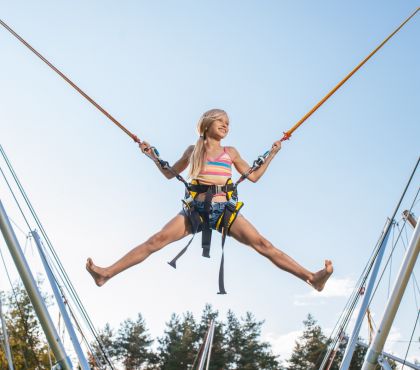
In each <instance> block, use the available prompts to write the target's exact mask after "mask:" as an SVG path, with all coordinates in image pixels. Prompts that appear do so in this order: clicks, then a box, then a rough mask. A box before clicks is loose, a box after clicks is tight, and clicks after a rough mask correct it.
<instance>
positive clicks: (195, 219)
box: [168, 203, 203, 269]
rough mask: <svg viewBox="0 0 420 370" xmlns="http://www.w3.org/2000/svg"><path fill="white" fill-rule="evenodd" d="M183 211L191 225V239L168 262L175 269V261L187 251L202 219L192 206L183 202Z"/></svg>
mask: <svg viewBox="0 0 420 370" xmlns="http://www.w3.org/2000/svg"><path fill="white" fill-rule="evenodd" d="M184 211H185V213H186V215H187V218H188V221H189V223H190V226H191V233H192V234H193V235H192V237H191V239H190V240H189V242H188V243H187V245H186V246H185V247H184V248H183V249H182V250H181V252H179V253H178V254H177V255H176V256H175V258H174V259H173V260H172V261H170V262H168V264H169V265H170V266H172V267H173V268H175V269H176V261H177V260H178V258H180V257H181V256H182V255H183V254H184V253H185V252H186V251H187V249H188V247H189V246H190V244H191V243H192V241H193V240H194V237H195V234H197V232H198V230H199V228H200V225H201V224H202V223H203V219H202V218H201V216H200V214H199V213H198V212H197V211H196V210H195V209H194V208H193V207H189V206H188V205H186V204H185V203H184Z"/></svg>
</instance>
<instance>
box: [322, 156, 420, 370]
mask: <svg viewBox="0 0 420 370" xmlns="http://www.w3.org/2000/svg"><path fill="white" fill-rule="evenodd" d="M419 163H420V157H418V159H417V162H416V164H415V166H414V169H413V171H412V172H411V175H410V177H409V179H408V181H407V184H406V186H405V188H404V190H403V192H402V194H401V197H400V199H399V201H398V202H397V205H396V207H395V209H394V212H393V214H392V217H391V218H390V222H389V225H388V227H387V229H386V230H384V235H386V233H387V232H388V229H389V228H390V227H391V226H392V224H393V223H394V222H395V216H396V214H397V212H398V210H399V208H400V206H401V203H402V201H403V199H404V197H405V194H406V193H407V190H408V188H409V186H410V184H411V181H412V179H413V177H414V174H415V173H416V171H417V168H418V166H419ZM419 191H420V188H419ZM418 194H419V192H417V194H416V197H415V200H416V199H417V196H418ZM415 200H414V201H413V203H412V205H411V208H410V211H411V209H412V208H413V205H414V202H415ZM394 248H395V247H394ZM379 251H380V246H378V248H376V251H375V252H374V255H373V258H372V259H371V261H370V262H369V263H368V268H367V270H366V274H365V275H364V276H363V278H362V279H361V280H362V281H361V284H360V286H359V289H361V288H362V287H364V286H365V284H366V281H367V279H368V276H369V273H370V271H371V270H372V268H373V265H374V262H375V260H376V257H377V256H378V254H379ZM382 276H383V272H382V275H381V278H382ZM377 287H378V285H377V286H376V288H375V290H374V292H373V294H372V297H371V299H370V300H369V305H370V303H371V301H372V298H373V296H374V294H375V292H376V289H377ZM351 298H352V299H353V301H352V302H351V303H350V304H349V309H348V311H347V312H346V314H345V315H344V319H343V321H342V323H341V324H340V325H339V329H338V330H337V333H336V335H335V337H334V339H332V336H333V334H334V332H331V334H330V337H329V340H328V341H327V343H329V341H330V340H331V342H330V344H329V345H328V346H327V352H326V354H325V356H324V359H323V361H322V364H321V366H320V368H319V370H323V367H324V366H325V363H326V361H328V358H329V356H330V355H331V352H332V350H333V349H334V348H335V346H336V345H337V343H338V341H339V339H340V336H341V333H344V331H345V329H346V328H347V326H348V324H349V321H350V319H351V316H352V314H353V311H354V309H355V308H356V305H357V301H358V298H359V297H357V296H356V297H351ZM337 326H338V325H336V326H335V327H337ZM320 356H321V355H320Z"/></svg>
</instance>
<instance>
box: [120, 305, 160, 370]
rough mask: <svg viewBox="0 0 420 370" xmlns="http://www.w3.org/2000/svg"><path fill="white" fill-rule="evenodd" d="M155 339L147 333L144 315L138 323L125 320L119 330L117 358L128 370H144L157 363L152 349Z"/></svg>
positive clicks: (140, 316)
mask: <svg viewBox="0 0 420 370" xmlns="http://www.w3.org/2000/svg"><path fill="white" fill-rule="evenodd" d="M152 343H153V339H151V338H150V336H149V334H148V333H147V329H146V325H145V322H144V320H143V317H142V315H141V314H140V313H139V314H138V316H137V320H136V321H132V320H131V319H127V320H125V321H124V322H123V323H122V324H121V325H120V328H119V330H118V335H117V338H116V341H115V350H116V352H115V353H116V356H117V358H118V359H120V360H121V361H122V363H123V365H124V366H125V368H126V369H127V370H136V369H144V368H146V367H147V366H149V365H150V364H154V363H155V362H156V356H155V354H154V353H153V352H152V351H151V349H150V347H151V345H152Z"/></svg>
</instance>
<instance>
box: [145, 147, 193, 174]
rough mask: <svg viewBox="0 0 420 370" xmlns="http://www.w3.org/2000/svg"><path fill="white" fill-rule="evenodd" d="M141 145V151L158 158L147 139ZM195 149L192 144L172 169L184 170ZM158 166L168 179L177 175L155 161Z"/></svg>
mask: <svg viewBox="0 0 420 370" xmlns="http://www.w3.org/2000/svg"><path fill="white" fill-rule="evenodd" d="M139 147H140V149H141V151H142V152H143V153H146V154H148V155H150V156H152V157H154V158H156V155H155V153H154V152H153V151H152V150H151V149H150V144H149V143H148V142H146V141H143V142H142V143H141V144H139ZM193 150H194V145H190V146H189V147H188V148H187V149H186V150H185V152H184V154H182V156H181V158H180V159H178V160H177V161H176V162H175V163H174V165H173V166H171V167H172V169H173V170H174V171H175V172H176V173H181V172H182V171H184V170H185V169H186V168H187V167H188V165H189V164H190V156H191V153H192V151H193ZM155 164H156V166H157V168H158V169H159V171H160V172H162V174H163V176H165V177H166V178H167V179H172V178H174V177H175V176H174V175H173V174H172V173H171V172H170V171H169V170H167V169H163V168H162V167H161V166H160V165H159V163H158V162H155Z"/></svg>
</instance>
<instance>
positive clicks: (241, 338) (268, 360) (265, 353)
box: [225, 311, 282, 370]
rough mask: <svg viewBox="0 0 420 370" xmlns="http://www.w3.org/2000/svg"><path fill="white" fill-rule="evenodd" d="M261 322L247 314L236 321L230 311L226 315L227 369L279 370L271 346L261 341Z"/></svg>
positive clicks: (279, 367) (278, 364) (279, 366)
mask: <svg viewBox="0 0 420 370" xmlns="http://www.w3.org/2000/svg"><path fill="white" fill-rule="evenodd" d="M263 323H264V322H263V321H256V320H255V317H254V316H253V315H252V314H251V313H250V312H247V313H246V315H245V318H242V319H241V320H238V318H237V317H236V316H235V315H234V313H233V312H232V311H229V312H228V314H227V324H226V334H225V335H226V347H227V352H228V367H227V368H228V369H241V370H280V369H282V367H281V365H280V363H279V362H278V360H277V357H276V356H274V355H273V354H272V353H271V345H270V344H269V343H267V342H262V341H261V338H260V337H261V328H262V325H263Z"/></svg>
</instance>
